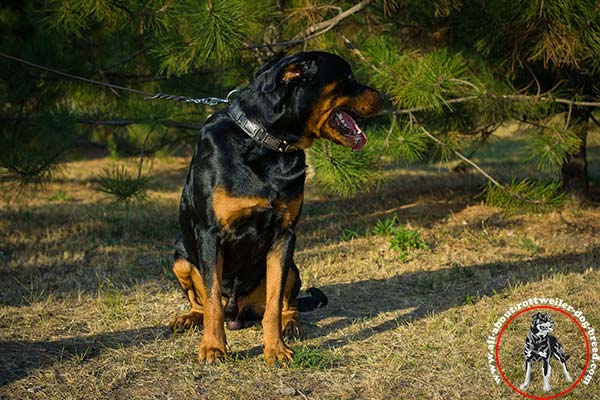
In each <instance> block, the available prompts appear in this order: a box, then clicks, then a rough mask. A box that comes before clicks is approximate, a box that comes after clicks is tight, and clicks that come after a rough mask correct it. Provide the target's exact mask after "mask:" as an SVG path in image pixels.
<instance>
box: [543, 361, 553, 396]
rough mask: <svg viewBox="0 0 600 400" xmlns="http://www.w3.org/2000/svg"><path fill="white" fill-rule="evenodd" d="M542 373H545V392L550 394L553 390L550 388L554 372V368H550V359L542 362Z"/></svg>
mask: <svg viewBox="0 0 600 400" xmlns="http://www.w3.org/2000/svg"><path fill="white" fill-rule="evenodd" d="M542 365H543V367H542V371H543V372H544V391H545V392H549V391H550V390H552V387H551V386H550V372H552V367H551V366H550V359H548V360H543V362H542Z"/></svg>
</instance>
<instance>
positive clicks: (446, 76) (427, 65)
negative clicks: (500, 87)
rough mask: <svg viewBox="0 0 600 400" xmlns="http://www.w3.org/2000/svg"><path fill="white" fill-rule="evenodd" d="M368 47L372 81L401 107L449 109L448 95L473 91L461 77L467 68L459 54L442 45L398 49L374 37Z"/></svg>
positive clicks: (453, 95)
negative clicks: (373, 40) (372, 66)
mask: <svg viewBox="0 0 600 400" xmlns="http://www.w3.org/2000/svg"><path fill="white" fill-rule="evenodd" d="M367 50H368V51H369V53H368V54H369V56H370V57H371V59H372V62H373V63H374V64H375V65H376V66H377V70H376V74H375V77H374V79H373V80H374V82H375V83H376V84H377V86H379V87H383V88H386V92H388V93H389V94H390V97H391V100H392V101H393V103H394V104H395V105H396V106H398V107H400V108H418V109H429V110H441V109H442V107H446V108H448V109H452V106H451V104H450V103H448V102H447V100H448V99H449V98H451V97H455V96H458V95H464V94H467V93H471V92H473V90H474V89H473V87H471V86H470V85H469V84H468V83H466V81H464V80H463V77H464V75H465V73H466V71H467V67H466V63H465V61H464V59H463V58H462V55H461V54H460V53H454V54H450V53H449V52H448V51H447V50H446V49H444V48H440V49H435V50H433V51H431V52H427V53H425V52H422V51H408V52H407V51H405V52H398V49H397V48H396V47H395V46H394V44H393V43H390V42H389V40H386V39H379V40H375V42H374V43H370V44H369V47H367Z"/></svg>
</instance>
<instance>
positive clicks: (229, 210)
mask: <svg viewBox="0 0 600 400" xmlns="http://www.w3.org/2000/svg"><path fill="white" fill-rule="evenodd" d="M303 198H304V196H303V195H302V194H300V196H298V197H297V198H295V199H292V200H289V201H282V200H275V201H274V202H273V204H271V203H270V202H269V200H268V199H266V198H264V197H259V196H241V197H240V196H232V195H230V194H229V193H228V192H227V190H225V189H223V188H221V187H217V188H216V189H215V190H214V192H213V197H212V206H213V211H214V213H215V217H216V218H217V221H218V222H219V225H220V226H221V227H222V228H225V229H229V228H231V226H232V224H233V223H234V222H235V221H236V220H238V219H240V218H244V217H247V216H249V215H250V214H252V212H254V211H255V210H257V209H267V208H275V209H276V210H278V211H281V212H283V222H282V225H283V228H287V227H289V226H290V225H291V224H292V223H293V222H294V221H295V219H296V216H297V215H298V213H299V212H300V208H301V207H302V201H303Z"/></svg>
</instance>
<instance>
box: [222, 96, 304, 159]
mask: <svg viewBox="0 0 600 400" xmlns="http://www.w3.org/2000/svg"><path fill="white" fill-rule="evenodd" d="M228 112H229V116H230V117H231V118H232V119H233V120H234V121H235V122H236V124H237V125H238V126H239V127H240V128H241V129H242V130H243V131H244V132H245V133H246V134H247V135H248V136H250V137H251V138H252V139H254V140H256V141H257V142H259V143H260V144H262V145H263V146H265V147H267V148H269V149H271V150H274V151H278V152H280V153H291V152H293V151H297V150H299V149H298V147H296V145H295V144H293V143H289V142H288V141H287V140H283V139H279V138H276V137H275V136H273V135H271V134H269V132H267V130H266V129H265V128H263V127H262V126H260V125H259V124H257V123H256V122H253V121H250V120H249V119H248V117H246V114H245V113H244V111H243V110H242V108H241V107H240V103H239V102H237V101H236V102H235V103H233V104H232V105H231V107H229V111H228Z"/></svg>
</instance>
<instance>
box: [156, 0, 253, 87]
mask: <svg viewBox="0 0 600 400" xmlns="http://www.w3.org/2000/svg"><path fill="white" fill-rule="evenodd" d="M171 8H172V11H171V12H170V13H169V17H170V19H171V20H172V21H170V23H169V26H170V28H169V34H168V35H165V36H164V37H163V38H161V39H160V40H159V41H158V45H157V46H156V47H155V48H154V50H153V53H154V54H156V55H157V56H158V57H159V58H160V59H161V60H162V62H161V70H162V71H165V72H166V73H167V75H172V74H174V75H181V74H184V73H187V72H189V71H190V70H192V69H193V68H197V67H198V66H202V65H205V64H206V63H207V62H208V61H209V60H213V61H216V62H217V63H222V62H224V61H227V60H229V59H230V58H232V57H233V56H235V55H237V54H238V48H239V47H241V46H242V41H243V38H244V36H246V35H247V34H248V31H247V27H248V23H247V21H248V17H251V16H252V14H251V13H250V14H249V13H247V11H248V10H247V9H245V7H244V2H243V1H237V0H233V1H232V0H227V1H225V0H205V1H202V2H198V1H194V0H187V1H178V2H176V3H175V5H174V6H173V7H171Z"/></svg>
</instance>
